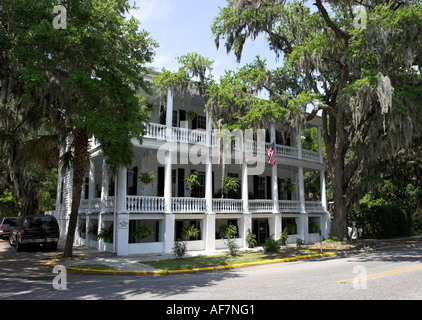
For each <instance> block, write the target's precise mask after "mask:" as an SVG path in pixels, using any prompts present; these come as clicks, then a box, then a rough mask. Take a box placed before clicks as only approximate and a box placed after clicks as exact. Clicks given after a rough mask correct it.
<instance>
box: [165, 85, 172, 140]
mask: <svg viewBox="0 0 422 320" xmlns="http://www.w3.org/2000/svg"><path fill="white" fill-rule="evenodd" d="M172 127H173V93H172V92H171V90H170V89H168V91H167V108H166V140H173V134H172Z"/></svg>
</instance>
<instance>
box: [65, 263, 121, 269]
mask: <svg viewBox="0 0 422 320" xmlns="http://www.w3.org/2000/svg"><path fill="white" fill-rule="evenodd" d="M71 267H72V268H74V269H87V270H117V269H116V268H113V267H109V266H107V265H105V264H80V265H75V266H71Z"/></svg>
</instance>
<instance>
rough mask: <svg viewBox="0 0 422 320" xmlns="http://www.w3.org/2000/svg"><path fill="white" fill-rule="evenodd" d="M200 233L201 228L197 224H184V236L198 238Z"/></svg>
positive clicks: (184, 237) (185, 237)
mask: <svg viewBox="0 0 422 320" xmlns="http://www.w3.org/2000/svg"><path fill="white" fill-rule="evenodd" d="M198 235H199V229H198V228H196V227H195V225H193V224H192V225H190V226H184V227H183V229H182V238H183V239H189V238H196V237H197V236H198Z"/></svg>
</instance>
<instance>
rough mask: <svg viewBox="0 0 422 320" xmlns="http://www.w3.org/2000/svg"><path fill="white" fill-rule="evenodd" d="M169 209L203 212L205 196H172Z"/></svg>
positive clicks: (183, 211) (179, 211) (175, 211)
mask: <svg viewBox="0 0 422 320" xmlns="http://www.w3.org/2000/svg"><path fill="white" fill-rule="evenodd" d="M171 210H172V212H174V213H203V212H205V211H206V202H205V198H172V200H171Z"/></svg>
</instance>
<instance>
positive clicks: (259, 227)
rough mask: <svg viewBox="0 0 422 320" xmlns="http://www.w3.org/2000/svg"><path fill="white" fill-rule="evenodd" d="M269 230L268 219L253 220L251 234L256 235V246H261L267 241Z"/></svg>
mask: <svg viewBox="0 0 422 320" xmlns="http://www.w3.org/2000/svg"><path fill="white" fill-rule="evenodd" d="M269 230H270V226H269V224H268V219H253V224H252V233H253V234H255V235H256V242H257V244H258V246H262V244H263V243H264V242H265V240H267V238H268V237H269V234H268V232H269Z"/></svg>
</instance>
